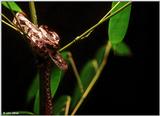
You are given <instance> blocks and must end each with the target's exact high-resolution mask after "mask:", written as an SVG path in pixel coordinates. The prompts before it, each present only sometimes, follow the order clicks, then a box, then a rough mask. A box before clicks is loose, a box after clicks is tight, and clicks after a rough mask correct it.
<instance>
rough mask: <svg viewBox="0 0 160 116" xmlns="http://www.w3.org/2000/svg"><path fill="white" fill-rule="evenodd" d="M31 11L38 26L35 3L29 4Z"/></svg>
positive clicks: (32, 18) (33, 20) (34, 22)
mask: <svg viewBox="0 0 160 116" xmlns="http://www.w3.org/2000/svg"><path fill="white" fill-rule="evenodd" d="M29 9H30V14H31V20H32V22H33V24H35V25H38V21H37V15H36V9H35V4H34V1H31V2H29Z"/></svg>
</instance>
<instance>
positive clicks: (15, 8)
mask: <svg viewBox="0 0 160 116" xmlns="http://www.w3.org/2000/svg"><path fill="white" fill-rule="evenodd" d="M2 5H3V6H5V7H6V8H8V9H9V10H13V11H16V12H22V10H21V8H20V7H19V6H18V5H17V4H16V3H15V2H11V1H9V2H5V1H3V2H2Z"/></svg>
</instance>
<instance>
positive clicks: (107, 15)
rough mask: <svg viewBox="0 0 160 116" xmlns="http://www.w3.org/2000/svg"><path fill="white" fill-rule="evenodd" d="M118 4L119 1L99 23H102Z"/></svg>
mask: <svg viewBox="0 0 160 116" xmlns="http://www.w3.org/2000/svg"><path fill="white" fill-rule="evenodd" d="M119 3H120V1H118V2H117V4H115V5H114V7H112V8H111V10H110V11H108V13H107V14H106V15H105V16H104V17H103V18H102V19H101V20H100V21H99V22H101V21H103V20H104V19H105V18H106V17H107V16H108V15H109V14H110V13H111V12H112V11H113V10H114V9H115V8H116V7H117V6H118V4H119Z"/></svg>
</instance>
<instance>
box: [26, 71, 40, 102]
mask: <svg viewBox="0 0 160 116" xmlns="http://www.w3.org/2000/svg"><path fill="white" fill-rule="evenodd" d="M37 90H39V73H37V75H36V77H35V78H34V80H33V81H32V83H31V85H30V86H29V89H28V92H27V102H30V101H31V100H32V99H33V98H34V97H35V96H36V93H37Z"/></svg>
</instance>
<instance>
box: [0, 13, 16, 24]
mask: <svg viewBox="0 0 160 116" xmlns="http://www.w3.org/2000/svg"><path fill="white" fill-rule="evenodd" d="M1 16H2V17H3V18H5V19H6V20H7V21H8V22H9V23H10V24H11V25H14V24H13V23H12V21H10V20H9V18H8V17H6V16H5V15H4V14H3V13H1Z"/></svg>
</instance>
